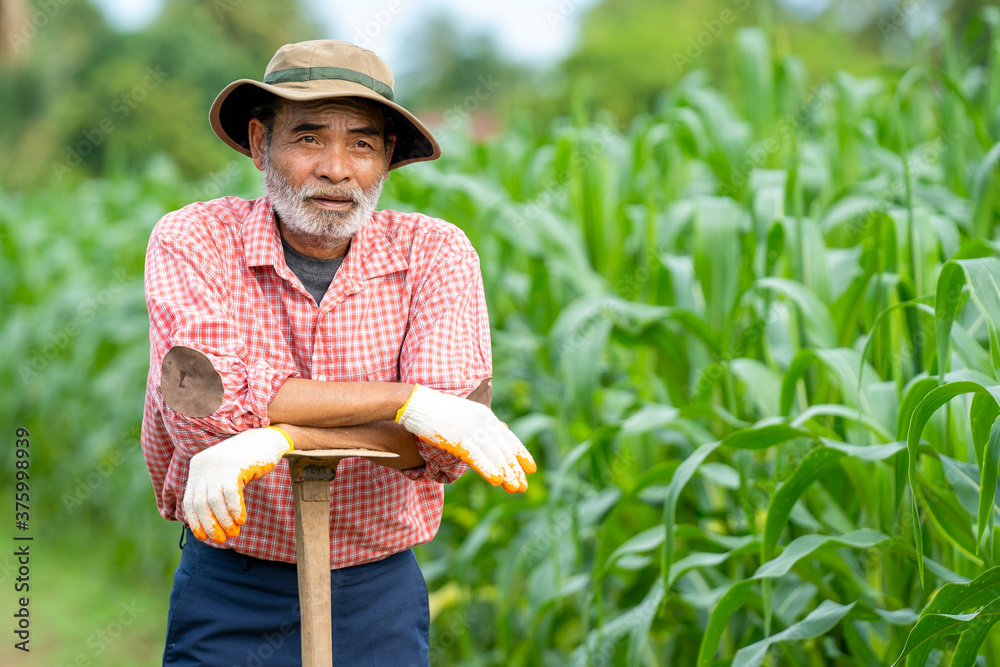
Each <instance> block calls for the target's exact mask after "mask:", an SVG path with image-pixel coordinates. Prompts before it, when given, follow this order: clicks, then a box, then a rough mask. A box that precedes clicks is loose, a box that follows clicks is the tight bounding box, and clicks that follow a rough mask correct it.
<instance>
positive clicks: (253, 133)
mask: <svg viewBox="0 0 1000 667" xmlns="http://www.w3.org/2000/svg"><path fill="white" fill-rule="evenodd" d="M247 136H248V137H249V138H250V156H251V157H252V158H253V163H254V166H256V167H257V170H258V171H264V140H265V139H266V138H267V127H265V126H264V123H262V122H260V120H259V119H257V118H251V119H250V127H249V128H248V132H247Z"/></svg>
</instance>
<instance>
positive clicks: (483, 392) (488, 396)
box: [466, 378, 493, 407]
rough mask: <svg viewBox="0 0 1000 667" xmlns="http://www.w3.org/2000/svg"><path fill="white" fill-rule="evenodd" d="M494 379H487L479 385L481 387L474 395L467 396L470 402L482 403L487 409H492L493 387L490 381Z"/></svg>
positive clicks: (474, 391) (473, 392) (473, 391)
mask: <svg viewBox="0 0 1000 667" xmlns="http://www.w3.org/2000/svg"><path fill="white" fill-rule="evenodd" d="M492 379H493V378H486V379H485V380H483V381H482V382H480V383H479V386H478V387H476V388H475V389H473V390H472V393H471V394H469V395H468V396H466V398H467V399H469V400H470V401H475V402H476V403H482V404H483V405H485V406H486V407H490V404H491V403H492V402H493V387H492V385H491V384H490V380H492Z"/></svg>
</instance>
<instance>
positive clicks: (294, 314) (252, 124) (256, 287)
mask: <svg viewBox="0 0 1000 667" xmlns="http://www.w3.org/2000/svg"><path fill="white" fill-rule="evenodd" d="M392 86H393V78H392V73H391V71H390V70H389V68H388V66H387V65H386V64H385V63H384V62H382V61H381V60H380V59H379V58H378V57H377V56H376V55H375V54H374V53H371V52H370V51H366V50H364V49H361V48H358V47H356V46H353V45H351V44H347V43H345V42H339V41H332V40H323V41H312V42H303V43H299V44H291V45H286V46H284V47H282V48H281V49H280V50H279V51H278V52H277V54H276V55H275V57H274V58H273V59H272V60H271V62H270V64H269V65H268V67H267V70H266V72H265V76H264V80H263V82H257V81H253V80H250V79H241V80H239V81H235V82H233V83H232V84H230V85H229V86H228V87H226V88H225V89H224V90H223V91H222V92H221V93H220V94H219V96H218V98H217V99H216V100H215V103H214V104H213V106H212V110H211V122H212V127H213V129H214V130H215V132H216V134H217V135H218V136H219V137H220V138H221V139H222V140H223V141H224V142H225V143H226V144H228V145H229V146H231V147H232V148H234V149H235V150H237V151H239V152H240V153H243V154H244V155H247V156H249V157H251V158H252V159H253V162H254V164H255V165H256V166H257V168H258V169H260V170H261V171H262V172H263V182H264V187H265V196H264V197H262V198H260V199H256V200H253V201H245V200H242V199H238V198H235V197H225V198H222V199H217V200H214V201H210V202H204V203H196V204H192V205H190V206H187V207H185V208H184V209H181V210H180V211H176V212H173V213H170V214H168V215H167V216H165V217H164V218H163V219H162V220H160V222H159V223H158V224H157V226H156V228H155V229H154V230H153V234H152V237H151V239H150V243H149V249H148V252H147V259H146V297H147V303H148V306H149V315H150V343H151V350H150V372H149V381H148V384H147V393H146V407H145V415H144V419H143V437H142V442H143V451H144V453H145V456H146V461H147V465H148V467H149V471H150V475H151V477H152V481H153V487H154V490H155V492H156V499H157V504H158V507H159V511H160V513H161V515H163V516H164V517H165V518H167V519H170V520H177V521H184V522H185V523H186V524H187V528H186V529H185V531H186V534H187V539H186V542H185V544H184V546H183V555H182V558H181V562H180V565H179V567H178V569H177V572H176V574H175V577H174V588H173V591H172V593H171V596H170V613H169V618H168V630H167V641H166V649H165V651H164V664H171V665H194V664H201V665H223V664H225V665H230V664H246V663H254V662H255V661H256V662H260V661H262V660H264V659H265V658H267V660H266V661H265V663H264V664H268V665H278V664H280V665H286V664H287V665H293V664H300V663H299V651H300V636H299V626H298V606H297V599H298V592H297V591H298V589H297V583H296V575H295V566H294V561H295V539H294V521H293V510H292V500H291V493H290V484H289V480H288V473H287V469H286V468H285V465H286V464H285V463H284V462H283V459H282V455H283V454H285V453H287V452H288V451H289V450H290V449H292V448H293V447H294V448H296V449H302V450H305V449H332V448H346V447H365V448H369V449H376V450H382V451H389V452H394V453H396V454H398V458H395V459H382V460H383V461H388V462H389V463H387V464H385V465H377V464H375V463H373V462H372V461H369V460H365V459H361V458H349V459H345V460H344V461H342V462H341V464H340V466H339V468H338V474H337V479H336V481H335V482H334V483H333V485H332V488H331V508H332V518H331V544H330V546H331V562H330V567H331V570H332V571H333V572H332V576H331V579H332V591H331V599H332V601H333V602H332V606H333V610H332V614H333V618H332V624H333V633H334V636H333V646H334V660H335V661H336V662H337V664H347V665H362V664H371V665H390V664H426V663H427V659H428V658H427V654H428V646H427V641H428V640H427V636H428V623H429V621H428V615H427V589H426V586H425V584H424V581H423V578H422V576H421V574H420V571H419V569H418V568H417V566H416V562H415V560H414V558H413V553H412V551H411V549H410V548H411V547H412V546H413V545H414V544H418V543H421V542H426V541H428V540H430V539H431V538H432V537H433V536H434V534H435V532H436V531H437V527H438V525H439V522H440V518H441V506H442V502H443V490H442V486H441V485H442V483H449V482H452V481H454V480H455V479H457V478H458V476H459V475H461V474H462V473H463V472H464V471H465V470H466V469H467V467H468V466H469V465H471V466H472V467H473V468H474V469H476V470H477V471H478V472H480V473H481V474H482V475H483V476H484V477H485V478H486V479H487V480H489V481H490V482H491V483H492V484H494V485H498V484H502V485H503V486H504V488H505V489H506V490H508V491H523V490H525V489H526V488H527V482H526V478H525V473H526V472H534V470H535V464H534V461H532V459H531V456H530V454H529V453H528V452H527V450H526V449H525V448H524V447H523V445H522V444H521V443H520V442H519V441H518V440H517V438H516V437H515V436H514V435H513V434H512V433H511V432H510V430H509V429H507V428H506V427H505V426H504V425H503V424H501V423H500V422H499V421H498V420H497V418H496V417H495V416H494V415H493V413H492V412H491V411H490V410H489V408H488V407H487V406H488V405H489V396H490V394H491V390H490V380H491V375H492V368H491V366H492V359H491V352H490V335H489V321H488V319H487V313H486V306H485V300H484V296H483V286H482V277H481V274H480V271H479V260H478V257H477V255H476V252H475V250H473V248H472V246H471V245H470V244H469V241H468V239H467V238H466V237H465V235H464V234H463V233H462V232H461V231H459V230H458V229H457V228H456V227H454V226H452V225H450V224H449V223H446V222H444V221H442V220H437V219H432V218H429V217H427V216H424V215H421V214H416V213H412V214H408V213H398V212H395V211H377V212H376V211H375V206H376V203H377V202H378V198H379V193H380V191H381V188H382V183H383V182H384V180H385V178H386V176H387V173H388V171H389V170H391V169H394V168H396V167H400V166H403V165H406V164H409V163H411V162H418V161H422V160H433V159H436V158H437V157H439V155H440V148H439V146H438V144H437V142H436V141H435V140H434V137H433V136H432V135H431V133H430V132H429V131H428V130H427V129H426V128H425V127H424V126H423V125H422V124H421V123H420V121H418V120H417V119H416V118H415V117H414V116H413V115H412V114H411V113H410V112H408V111H407V110H406V109H404V108H403V107H401V106H399V105H398V104H396V103H395V102H393V101H392ZM467 398H468V399H472V400H467ZM477 401H478V402H477ZM254 480H256V481H254ZM251 482H252V483H251ZM192 535H193V537H192ZM194 538H197V539H194Z"/></svg>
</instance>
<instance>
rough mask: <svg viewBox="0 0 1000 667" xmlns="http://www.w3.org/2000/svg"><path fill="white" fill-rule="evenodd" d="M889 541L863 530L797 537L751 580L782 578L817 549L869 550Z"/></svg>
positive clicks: (875, 531)
mask: <svg viewBox="0 0 1000 667" xmlns="http://www.w3.org/2000/svg"><path fill="white" fill-rule="evenodd" d="M888 539H889V536H888V535H883V534H882V533H880V532H878V531H877V530H870V529H867V528H863V529H861V530H855V531H853V532H850V533H847V534H846V535H840V536H836V535H803V536H802V537H797V538H795V539H794V540H792V541H791V542H789V544H788V546H787V547H785V549H784V551H782V552H781V555H780V556H778V557H777V558H774V559H772V560H769V561H767V562H766V563H763V564H762V565H761V566H760V567H759V568H757V571H756V572H755V573H754V575H753V577H751V578H752V579H774V578H777V577H781V576H784V575H785V574H787V573H788V572H789V570H791V569H792V567H793V566H794V565H795V564H796V563H797V562H799V561H800V560H802V559H803V558H805V557H806V556H808V555H809V554H811V553H812V552H814V551H816V550H817V549H823V548H825V547H829V546H842V547H854V548H856V549H869V548H871V547H873V546H875V545H876V544H881V543H882V542H885V541H886V540H888Z"/></svg>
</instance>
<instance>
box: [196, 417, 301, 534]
mask: <svg viewBox="0 0 1000 667" xmlns="http://www.w3.org/2000/svg"><path fill="white" fill-rule="evenodd" d="M291 450H292V439H291V438H289V437H288V435H287V434H286V433H285V432H284V431H282V430H280V429H277V428H273V427H270V426H268V427H266V428H254V429H250V430H249V431H243V432H242V433H239V434H237V435H234V436H233V437H231V438H228V439H226V440H223V441H222V442H220V443H219V444H217V445H215V446H213V447H209V448H208V449H205V450H202V451H200V452H198V453H197V454H195V455H194V456H192V457H191V468H190V471H189V473H188V481H187V488H186V489H185V490H184V514H185V516H186V517H187V524H188V528H190V529H191V532H192V533H194V536H195V537H197V538H198V539H199V540H202V541H204V540H206V539H207V538H208V536H209V535H210V536H211V537H212V539H213V540H215V541H216V542H218V543H220V544H221V543H223V542H225V541H226V537H227V536H229V537H236V536H237V535H239V534H240V526H242V525H243V524H244V523H246V520H247V507H246V503H245V502H244V501H243V487H244V486H245V485H246V484H247V483H248V482H252V481H253V480H255V479H258V478H260V477H263V476H264V475H266V474H267V473H269V472H271V471H272V470H273V469H274V466H276V465H277V464H278V461H280V460H281V457H282V455H284V454H285V453H286V452H289V451H291Z"/></svg>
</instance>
